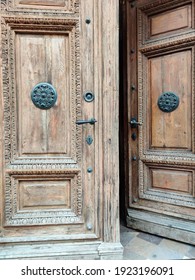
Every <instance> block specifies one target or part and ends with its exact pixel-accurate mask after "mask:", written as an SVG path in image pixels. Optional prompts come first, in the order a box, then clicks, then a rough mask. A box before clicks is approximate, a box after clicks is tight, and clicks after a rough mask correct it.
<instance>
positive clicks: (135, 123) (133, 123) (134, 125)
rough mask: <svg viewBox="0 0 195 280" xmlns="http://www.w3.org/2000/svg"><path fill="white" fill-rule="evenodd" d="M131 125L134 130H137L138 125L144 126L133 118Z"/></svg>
mask: <svg viewBox="0 0 195 280" xmlns="http://www.w3.org/2000/svg"><path fill="white" fill-rule="evenodd" d="M129 123H130V126H131V127H132V128H137V127H138V125H142V123H140V122H138V121H137V119H136V118H131V120H130V122H129Z"/></svg>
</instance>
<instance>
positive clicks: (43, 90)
mask: <svg viewBox="0 0 195 280" xmlns="http://www.w3.org/2000/svg"><path fill="white" fill-rule="evenodd" d="M31 100H32V102H33V104H34V105H35V106H36V107H37V108H39V109H42V110H48V109H50V108H51V107H53V106H54V104H55V103H56V100H57V92H56V90H55V88H54V87H53V86H52V85H51V84H49V83H39V84H37V85H36V86H35V87H34V88H33V89H32V91H31Z"/></svg>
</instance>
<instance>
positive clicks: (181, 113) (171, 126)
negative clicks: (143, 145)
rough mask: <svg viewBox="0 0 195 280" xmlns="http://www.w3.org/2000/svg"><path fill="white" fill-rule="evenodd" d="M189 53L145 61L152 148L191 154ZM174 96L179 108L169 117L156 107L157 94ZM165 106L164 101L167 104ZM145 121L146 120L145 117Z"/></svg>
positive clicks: (167, 55) (179, 53)
mask: <svg viewBox="0 0 195 280" xmlns="http://www.w3.org/2000/svg"><path fill="white" fill-rule="evenodd" d="M191 61H192V51H191V50H186V51H182V52H180V51H179V52H178V53H173V54H166V55H163V54H162V55H161V56H159V57H157V58H156V57H154V58H150V59H148V63H149V75H148V84H149V85H150V86H149V88H148V93H149V96H148V98H147V99H148V100H150V104H149V106H148V107H149V108H148V111H149V110H150V108H151V117H150V115H149V114H148V115H149V116H148V118H151V123H149V127H148V131H149V132H150V131H151V138H150V139H151V143H150V149H152V148H154V149H155V148H156V149H157V148H163V149H164V150H167V149H174V150H175V149H186V150H189V151H191V150H192V140H193V139H192V110H191V109H192V108H191V104H192V89H191V85H192V72H191V71H192V63H191ZM174 73H177V74H175V75H174ZM163 92H175V93H176V94H177V96H178V97H179V106H178V108H177V110H175V111H174V112H172V113H170V114H169V113H168V114H166V113H164V112H163V111H161V110H159V107H158V106H156V105H157V103H158V98H159V96H160V93H163ZM167 102H168V101H167ZM146 117H147V116H146Z"/></svg>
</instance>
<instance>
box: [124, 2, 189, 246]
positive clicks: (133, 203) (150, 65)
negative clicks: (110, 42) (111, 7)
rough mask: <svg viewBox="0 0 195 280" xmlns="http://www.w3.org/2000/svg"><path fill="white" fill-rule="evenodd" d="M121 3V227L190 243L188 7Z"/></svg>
mask: <svg viewBox="0 0 195 280" xmlns="http://www.w3.org/2000/svg"><path fill="white" fill-rule="evenodd" d="M127 2H128V3H126V7H123V5H125V3H124V1H123V3H122V7H123V8H122V9H123V11H124V12H123V15H124V18H123V26H126V31H124V33H123V34H124V37H123V38H124V40H123V43H124V42H127V44H126V47H123V48H126V49H123V51H125V53H127V55H126V57H125V58H123V60H124V61H123V62H124V64H125V60H126V61H127V63H126V66H127V67H126V69H125V68H124V69H125V71H126V73H127V75H125V74H124V77H123V82H124V84H127V86H126V87H124V88H125V89H124V92H126V93H127V95H126V96H125V95H124V97H123V100H122V101H123V106H124V108H125V104H128V108H127V109H126V112H127V113H125V110H124V112H123V113H122V114H123V116H124V119H125V120H126V124H125V125H124V127H126V128H125V129H124V132H123V136H124V137H123V138H124V139H128V148H127V149H126V152H125V149H124V154H125V155H126V159H127V158H128V161H127V162H128V166H127V165H126V166H125V168H126V177H128V178H129V188H128V192H127V194H126V200H127V224H128V225H129V226H132V227H134V228H138V229H141V230H144V231H148V232H151V233H153V234H159V235H163V236H166V237H170V238H174V239H178V240H181V241H184V242H189V243H191V244H195V88H194V83H195V75H194V74H195V71H194V70H195V29H194V28H195V16H194V13H195V3H194V0H190V1H188V0H187V1H186V0H180V1H178V0H173V1H170V0H158V1H157V0H149V1H148V0H147V1H146V0H140V1H139V0H138V1H127ZM125 71H124V73H125ZM127 100H128V102H127ZM125 114H126V115H125ZM127 122H128V128H127ZM125 145H126V142H125ZM126 147H127V145H126ZM127 151H128V152H127ZM127 183H128V180H127V181H126V184H127Z"/></svg>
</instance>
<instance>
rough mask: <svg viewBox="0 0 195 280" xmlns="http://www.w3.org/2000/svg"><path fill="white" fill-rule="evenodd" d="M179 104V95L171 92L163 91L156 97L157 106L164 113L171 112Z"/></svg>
mask: <svg viewBox="0 0 195 280" xmlns="http://www.w3.org/2000/svg"><path fill="white" fill-rule="evenodd" d="M178 106H179V97H178V96H177V95H176V94H175V93H173V92H164V93H163V94H161V96H160V97H159V98H158V107H159V109H160V110H161V111H163V112H165V113H171V112H173V111H174V110H176V109H177V107H178Z"/></svg>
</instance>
